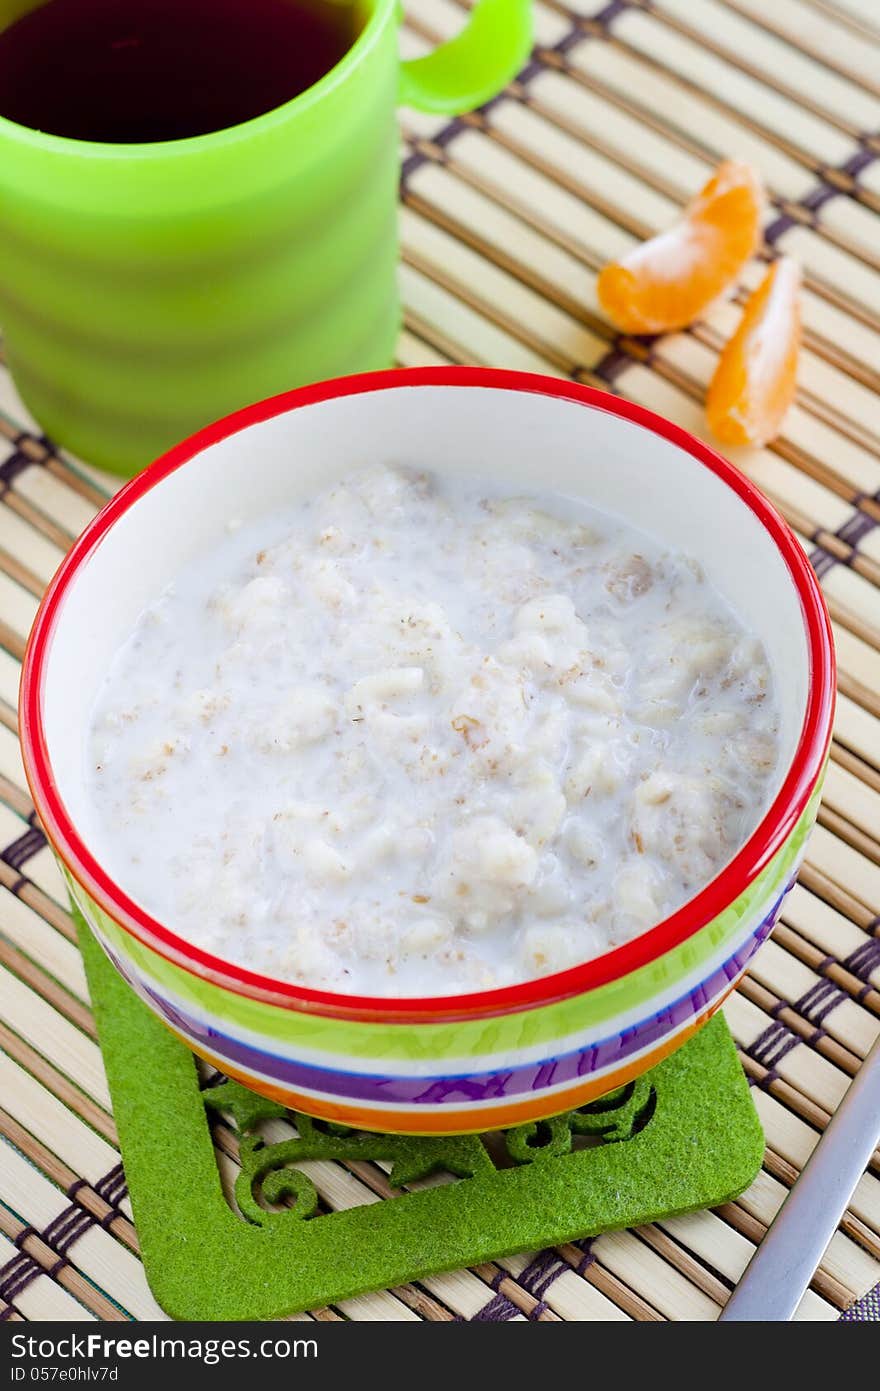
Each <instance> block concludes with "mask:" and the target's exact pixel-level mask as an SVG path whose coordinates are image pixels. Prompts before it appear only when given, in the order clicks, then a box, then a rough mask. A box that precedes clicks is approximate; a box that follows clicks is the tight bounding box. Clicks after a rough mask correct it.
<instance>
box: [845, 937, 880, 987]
mask: <svg viewBox="0 0 880 1391" xmlns="http://www.w3.org/2000/svg"><path fill="white" fill-rule="evenodd" d="M840 964H841V965H842V966H844V967H846V969H847V970H848V971H852V973H853V975H854V976H858V978H859V980H863V981H865V983H866V984H870V977H871V976H872V975H873V973H874V972H875V971H876V970H877V969H878V968H880V937H869V938H868V940H867V942H863V943H862V945H861V946H860V947H856V949H855V951H854V952H850V954H849V956H847V957H846V958H845V959H844V960H843V961H842V962H841V963H840Z"/></svg>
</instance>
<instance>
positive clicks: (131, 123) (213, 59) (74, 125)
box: [0, 0, 364, 144]
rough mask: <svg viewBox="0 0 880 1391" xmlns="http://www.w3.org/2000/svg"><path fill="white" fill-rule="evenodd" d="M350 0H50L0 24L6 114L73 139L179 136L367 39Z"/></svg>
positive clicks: (220, 125) (243, 115)
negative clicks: (337, 0)
mask: <svg viewBox="0 0 880 1391" xmlns="http://www.w3.org/2000/svg"><path fill="white" fill-rule="evenodd" d="M363 14H364V11H363V9H362V8H361V7H360V6H359V5H357V4H355V3H348V2H347V0H342V3H333V0H47V2H46V3H45V4H38V5H36V6H35V7H34V8H33V9H31V10H30V11H29V13H27V14H25V15H23V16H22V17H21V18H20V19H18V20H16V21H15V23H13V24H11V25H9V27H8V28H6V29H4V30H2V31H0V116H5V117H6V118H7V119H8V120H11V121H16V122H18V124H19V125H23V126H30V127H31V128H32V129H34V130H39V131H43V132H45V133H46V134H49V135H63V136H68V137H69V138H71V139H74V140H98V141H109V142H111V143H114V144H118V143H126V144H127V143H144V142H153V141H158V140H180V139H183V138H185V137H187V136H192V135H205V134H207V133H208V132H209V131H215V130H223V129H225V128H226V127H227V126H235V125H239V124H240V123H241V122H242V121H249V120H251V119H252V118H253V117H254V116H260V115H262V114H263V113H264V112H266V111H271V110H273V109H274V108H275V107H276V106H281V105H283V104H284V102H287V101H290V100H291V99H292V98H293V97H296V96H298V95H299V94H300V93H301V92H304V91H305V90H306V88H308V87H311V86H312V85H313V84H314V83H315V82H317V81H318V80H319V79H320V78H322V77H323V76H324V75H325V73H327V72H329V71H330V69H331V68H333V67H335V65H336V64H337V63H338V62H339V60H340V58H342V57H343V56H344V54H345V53H346V52H347V51H348V49H349V48H350V47H351V45H352V44H353V43H354V41H355V39H356V38H357V36H358V33H359V31H360V29H361V27H362V20H363Z"/></svg>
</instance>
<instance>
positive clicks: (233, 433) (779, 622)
mask: <svg viewBox="0 0 880 1391" xmlns="http://www.w3.org/2000/svg"><path fill="white" fill-rule="evenodd" d="M376 459H379V460H389V461H398V462H406V463H408V464H413V465H417V466H423V467H426V468H429V469H433V470H437V471H440V472H450V473H466V472H469V471H476V472H478V473H480V474H482V475H492V476H496V477H498V478H499V479H502V480H503V481H504V484H505V485H506V486H507V487H508V488H509V489H511V490H512V491H516V490H517V489H528V488H543V489H554V490H557V491H559V492H562V493H567V494H570V495H577V496H579V497H584V498H586V499H588V500H589V501H590V502H592V503H595V504H597V505H598V506H599V507H603V508H607V509H609V510H611V511H613V512H616V513H618V514H620V515H622V516H623V517H624V518H626V519H627V520H628V521H630V522H632V523H634V524H635V525H636V526H640V527H643V528H644V529H646V530H648V531H650V532H652V533H654V534H655V535H656V536H658V537H660V538H661V539H662V540H663V541H665V542H666V543H667V544H669V545H670V546H672V547H676V548H681V549H682V550H685V551H687V552H689V553H690V554H692V555H694V556H696V558H697V559H698V560H699V561H700V562H701V563H702V565H703V566H704V567H705V570H706V571H707V574H708V577H709V579H710V580H711V581H712V582H713V583H714V584H715V586H716V587H717V588H718V589H719V590H720V592H721V593H722V594H723V595H725V596H726V597H727V599H728V600H729V601H730V603H731V604H732V605H733V607H734V609H735V610H736V611H737V613H738V615H739V616H740V618H741V620H742V621H743V622H744V623H745V625H746V626H747V627H748V628H750V629H751V630H752V631H754V632H755V633H756V634H758V635H759V636H760V638H761V639H762V641H763V642H764V644H765V645H766V648H767V650H768V652H769V654H770V657H771V661H772V666H773V670H774V673H775V679H776V683H777V687H778V692H779V699H780V702H781V708H782V720H781V741H782V761H781V770H782V771H781V773H780V776H779V778H778V782H777V785H776V787H775V789H774V792H773V798H772V805H771V806H770V808H769V810H768V811H767V813H766V815H765V816H764V817H763V819H762V820H761V822H760V824H759V825H758V826H757V827H756V828H755V830H754V832H753V834H752V835H751V836H750V837H749V839H748V841H747V842H746V844H745V845H744V846H743V847H742V849H741V850H739V852H738V853H737V854H736V855H735V856H734V858H733V859H732V860H731V861H730V862H729V863H728V864H727V865H726V866H725V867H724V869H723V870H722V871H721V872H720V873H719V874H718V875H717V876H716V878H714V879H713V880H712V881H711V882H710V883H708V884H707V885H706V886H705V888H703V889H702V890H701V891H700V892H699V893H698V894H696V895H695V896H694V897H693V898H692V899H690V900H689V901H688V902H687V903H686V904H685V905H684V906H683V907H682V908H680V909H679V910H678V911H677V912H676V913H673V914H672V916H671V917H669V918H667V919H665V921H663V922H660V923H658V924H657V925H656V926H655V927H653V928H651V929H650V930H649V931H647V932H645V933H644V934H643V935H642V936H640V937H637V938H635V939H634V940H632V941H629V942H627V943H625V944H624V945H622V946H619V947H616V948H615V949H613V950H611V951H608V952H606V953H605V954H604V955H602V956H599V957H597V958H595V959H593V960H590V961H586V962H584V963H583V964H582V965H578V966H575V967H573V968H571V969H569V970H565V971H562V972H559V973H557V974H555V975H550V976H543V977H541V978H540V979H537V980H531V981H527V982H525V983H523V984H519V985H513V986H509V987H505V988H503V989H496V990H488V991H483V992H480V993H475V994H468V995H454V996H443V997H438V998H423V997H419V998H413V999H402V998H395V999H386V998H375V997H365V996H356V995H343V994H336V993H331V992H327V991H321V990H312V989H308V988H306V987H303V986H299V985H293V984H290V983H289V982H284V981H279V980H273V979H270V978H268V977H266V976H262V975H259V974H257V973H256V972H254V971H250V970H247V969H245V968H243V967H241V966H237V965H233V964H232V963H230V962H228V961H224V960H221V959H219V958H218V957H215V956H211V955H209V954H208V953H206V952H204V951H201V950H199V948H197V947H194V946H192V945H191V944H190V943H188V942H187V941H185V940H184V939H183V938H182V937H180V936H178V935H177V933H176V932H175V924H174V923H173V922H157V921H156V920H155V919H154V918H152V917H151V916H150V914H149V913H147V912H146V911H145V910H144V909H143V908H142V907H141V906H140V905H139V904H138V903H136V902H135V901H133V900H132V899H131V898H130V897H129V896H128V895H127V894H126V892H125V889H124V888H123V887H122V886H120V885H119V884H117V883H115V882H114V880H113V879H112V877H111V876H110V875H109V874H108V873H107V871H106V869H105V868H104V867H103V866H102V865H101V863H100V859H99V857H98V856H97V854H96V852H95V850H94V836H93V835H92V834H91V831H90V827H91V825H92V813H91V809H90V805H89V800H88V794H87V790H86V783H85V778H84V758H85V746H86V741H85V731H86V729H87V726H88V722H89V717H90V711H91V708H92V704H93V701H94V698H95V694H96V691H97V688H98V685H99V683H100V681H101V679H102V676H103V674H104V672H105V671H106V669H107V665H108V662H109V660H110V658H111V656H112V654H113V652H114V650H115V648H116V647H117V646H118V644H119V643H120V641H121V639H122V637H123V635H124V634H125V633H126V632H127V631H128V630H129V629H130V628H131V626H132V625H133V624H134V621H135V619H136V617H137V615H138V613H139V612H140V610H141V609H142V608H143V606H144V605H145V604H146V603H147V602H148V601H149V600H150V599H152V598H153V597H154V596H155V595H156V594H157V593H158V592H159V591H160V590H161V589H162V588H163V587H164V585H165V584H166V583H167V582H168V581H169V580H170V579H171V578H172V577H173V576H174V575H175V574H176V572H177V571H178V570H179V569H180V568H181V566H183V565H184V564H185V563H186V562H187V561H188V560H189V559H190V558H191V557H192V556H194V555H195V554H197V553H198V552H199V551H200V550H202V549H203V548H205V547H209V546H211V545H212V544H213V543H214V542H215V541H216V540H217V539H218V538H219V537H220V536H221V535H222V534H223V528H224V525H225V523H226V521H227V520H228V519H229V518H230V517H233V516H234V517H237V518H240V519H242V520H243V521H247V520H250V519H252V518H257V517H260V516H262V515H264V514H266V513H268V512H271V511H272V510H273V509H275V508H277V507H279V506H281V505H284V504H287V503H289V502H290V501H291V500H292V499H295V498H296V497H298V496H302V495H306V494H309V493H310V492H313V491H317V490H318V489H320V488H323V487H325V486H326V485H327V483H328V482H329V481H330V480H331V479H333V478H334V477H335V476H337V475H340V474H342V473H344V472H346V471H347V470H350V469H352V468H353V467H356V466H358V465H360V464H362V463H364V462H366V461H367V460H376ZM833 706H834V654H833V647H832V640H831V633H830V625H829V620H828V615H827V612H826V609H825V605H824V602H823V600H822V596H821V593H820V590H819V587H818V585H817V583H816V579H815V577H814V575H813V572H812V570H811V569H810V566H809V564H808V563H807V560H806V557H805V556H804V554H803V551H802V550H801V548H800V546H799V544H798V543H797V541H796V540H795V538H794V537H793V535H792V534H791V532H790V531H789V529H788V527H787V526H786V525H785V523H784V522H783V521H782V520H781V519H780V517H779V516H778V515H777V513H776V512H775V511H774V510H773V508H772V507H771V506H770V504H769V503H768V502H767V501H766V499H765V498H764V497H763V496H762V495H761V494H760V493H759V492H758V491H757V490H756V489H755V488H754V487H753V486H752V484H751V483H750V482H749V481H748V480H747V479H746V478H745V477H743V475H742V474H741V473H739V472H738V471H737V470H736V469H735V468H733V467H732V466H731V465H730V464H729V463H727V462H725V460H723V459H722V458H720V457H719V456H718V455H717V454H715V453H714V452H713V451H712V450H711V449H709V448H708V447H707V446H706V445H704V444H702V443H701V442H700V441H699V440H697V439H695V438H694V437H693V436H691V435H689V434H687V433H686V431H684V430H682V429H680V428H679V427H678V426H676V425H673V424H671V423H670V422H669V421H666V420H663V419H661V418H660V417H658V416H656V415H653V414H652V413H650V412H648V411H646V410H643V409H641V408H640V407H638V406H635V405H632V404H629V403H627V402H624V401H621V400H617V399H615V398H614V397H612V396H610V395H606V394H604V393H601V392H597V391H593V390H591V389H589V388H587V387H583V386H579V385H576V384H573V383H572V382H570V381H562V380H556V379H552V378H545V377H539V376H531V375H528V374H523V373H517V372H494V371H489V370H484V369H479V368H452V367H450V368H437V369H434V368H430V369H418V370H412V371H402V372H401V371H391V372H381V373H376V374H370V375H367V376H360V377H351V378H346V379H343V380H339V381H334V382H327V383H322V384H320V385H317V386H310V387H305V388H301V389H299V390H297V391H293V392H290V393H288V394H286V395H283V396H279V397H276V398H275V399H273V400H270V401H265V402H262V403H261V404H259V405H255V406H252V407H250V408H248V409H246V410H243V411H239V412H237V413H236V414H234V415H231V416H229V417H228V418H227V419H225V420H222V421H220V422H219V423H218V424H215V425H212V426H210V427H208V428H207V429H205V430H202V431H200V432H199V433H198V434H196V435H194V436H192V438H190V439H188V440H187V441H185V442H184V443H183V444H181V445H178V446H177V447H176V448H175V449H173V450H172V451H171V452H170V453H169V454H166V455H165V456H164V457H163V458H161V459H160V460H159V461H158V462H157V463H155V464H153V465H152V466H151V467H150V468H148V469H147V470H146V471H145V472H144V473H142V474H141V475H140V476H139V477H137V478H135V479H134V480H133V481H132V482H131V483H130V484H128V485H127V486H126V487H125V488H123V490H122V491H121V492H120V493H118V494H117V495H116V497H114V498H113V500H112V501H111V502H110V503H108V505H107V506H106V507H105V508H104V509H103V511H102V512H101V513H100V514H99V515H98V517H97V518H96V519H95V520H94V522H93V523H92V524H91V525H90V526H89V527H88V529H87V530H86V531H85V533H84V534H83V535H82V537H81V538H80V539H79V541H78V542H77V543H76V545H75V546H74V547H73V550H72V551H71V552H70V554H69V555H68V556H67V558H66V559H65V561H64V563H63V565H62V566H61V569H60V570H59V572H58V574H57V575H56V577H55V579H54V581H53V583H52V585H51V586H50V588H49V591H48V593H47V595H46V597H45V599H44V601H43V604H42V607H41V609H40V612H39V614H38V616H37V620H36V623H35V625H34V629H33V633H32V635H31V639H30V644H29V647H28V651H27V657H26V660H25V665H24V675H23V683H22V693H21V730H22V743H23V749H24V757H25V765H26V769H27V774H28V779H29V782H30V785H31V790H32V792H33V797H34V802H35V805H36V808H37V811H38V812H39V815H40V818H41V820H42V823H43V825H44V827H45V829H46V833H47V835H48V837H49V839H50V841H51V843H52V845H53V847H54V849H55V853H56V854H57V856H58V859H59V861H60V862H61V865H62V868H63V870H64V872H65V875H66V877H67V881H68V884H69V886H70V893H71V896H72V898H73V901H74V903H75V904H76V905H77V907H78V908H79V909H80V910H81V912H82V914H83V916H84V917H85V919H86V921H87V922H88V923H89V925H90V927H91V929H92V931H93V932H94V934H95V936H96V937H97V938H98V940H99V941H100V942H101V944H102V946H103V947H104V950H105V951H106V953H107V955H108V956H109V957H110V959H111V961H113V963H114V965H115V966H116V967H117V969H118V970H119V971H120V972H121V974H122V975H123V976H124V977H125V979H126V980H127V981H128V982H129V984H130V985H131V987H132V988H133V989H134V990H135V991H136V992H137V994H138V995H139V996H140V997H141V999H142V1000H144V1001H145V1003H146V1004H147V1005H148V1006H149V1007H150V1009H152V1010H154V1011H155V1012H156V1013H157V1014H159V1015H160V1016H161V1017H162V1018H163V1019H164V1020H165V1022H166V1023H167V1024H168V1025H169V1027H170V1028H171V1029H173V1030H174V1031H175V1033H177V1034H178V1035H179V1036H180V1038H182V1039H183V1040H185V1041H186V1043H187V1044H189V1046H190V1047H191V1048H192V1049H193V1050H194V1051H195V1052H196V1053H198V1054H200V1055H201V1056H202V1057H204V1058H207V1059H208V1060H209V1061H210V1062H212V1063H213V1064H214V1065H215V1066H216V1067H218V1068H219V1069H221V1070H222V1071H223V1072H224V1073H226V1074H227V1075H228V1076H230V1077H235V1078H238V1079H240V1080H241V1081H242V1082H244V1083H245V1084H247V1085H248V1086H250V1087H253V1088H254V1089H255V1090H256V1091H259V1092H262V1093H264V1094H266V1095H267V1096H271V1097H273V1098H276V1099H277V1100H280V1101H282V1102H283V1103H284V1104H285V1105H287V1106H290V1107H292V1108H293V1109H295V1110H299V1111H304V1112H307V1113H309V1114H311V1115H315V1116H320V1117H324V1118H327V1119H330V1120H333V1121H337V1122H342V1123H345V1124H349V1125H353V1126H358V1127H362V1128H367V1129H373V1130H383V1131H398V1132H404V1133H407V1132H408V1133H422V1134H438V1133H442V1132H465V1131H476V1130H484V1129H488V1128H494V1127H500V1126H511V1125H514V1124H519V1123H521V1122H523V1121H528V1120H533V1119H537V1118H540V1117H544V1116H548V1115H552V1114H555V1113H557V1112H560V1111H564V1110H567V1109H570V1108H572V1107H576V1106H579V1105H582V1104H584V1103H586V1102H589V1101H591V1100H593V1099H595V1098H596V1097H598V1096H600V1095H602V1094H603V1093H605V1092H607V1091H609V1090H610V1089H612V1088H615V1087H618V1086H620V1085H622V1084H624V1083H626V1082H628V1081H630V1080H631V1079H632V1078H633V1077H634V1076H636V1075H638V1074H639V1073H640V1072H642V1071H643V1070H644V1069H646V1068H648V1067H650V1066H652V1065H653V1064H654V1063H656V1062H658V1061H659V1060H660V1059H661V1058H663V1057H664V1056H665V1055H666V1054H668V1053H670V1052H671V1051H672V1050H673V1049H675V1048H678V1047H679V1046H680V1045H681V1044H682V1043H684V1042H685V1040H686V1039H687V1038H688V1037H689V1036H690V1035H691V1034H693V1033H694V1031H695V1030H696V1029H698V1028H699V1027H700V1026H701V1024H703V1023H704V1022H705V1021H706V1019H707V1018H708V1017H709V1016H710V1015H711V1014H712V1013H713V1011H715V1010H716V1009H717V1008H718V1007H719V1005H720V1004H721V1002H722V1001H723V999H724V997H725V996H726V995H727V994H728V992H729V991H730V990H731V989H732V988H733V986H734V984H735V983H736V981H737V980H738V978H739V977H740V975H741V974H742V973H743V971H744V970H745V968H746V966H747V964H748V962H749V960H750V958H751V956H752V955H753V953H754V952H755V951H756V950H757V948H758V946H759V945H760V944H761V942H762V941H763V940H764V939H765V937H767V935H768V933H769V932H770V930H771V928H772V926H773V924H774V922H775V920H776V917H777V915H778V913H779V908H780V904H781V902H782V899H783V896H784V894H785V892H786V890H787V889H788V888H789V886H790V885H791V883H792V880H793V879H794V877H795V874H796V872H797V869H798V865H799V863H800V860H801V857H802V855H803V851H804V845H805V842H806V839H807V836H808V834H809V831H810V828H811V826H812V824H813V821H814V819H815V816H816V809H817V803H818V799H819V791H820V786H821V782H822V776H823V772H824V767H825V762H826V758H827V751H828V744H829V740H830V734H831V721H832V714H833ZM156 873H157V874H161V873H162V866H161V864H157V865H156Z"/></svg>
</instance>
